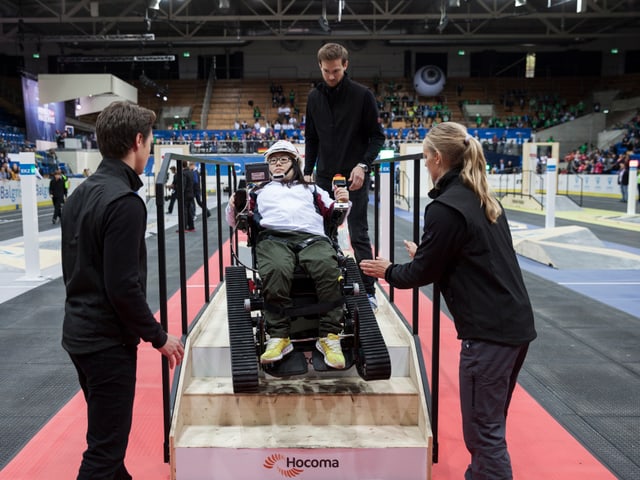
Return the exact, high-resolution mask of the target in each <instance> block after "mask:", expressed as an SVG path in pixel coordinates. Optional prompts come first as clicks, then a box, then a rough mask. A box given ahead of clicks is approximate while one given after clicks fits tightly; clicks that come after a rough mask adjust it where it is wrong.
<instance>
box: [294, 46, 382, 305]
mask: <svg viewBox="0 0 640 480" xmlns="http://www.w3.org/2000/svg"><path fill="white" fill-rule="evenodd" d="M317 59H318V64H319V66H320V72H321V73H322V79H323V81H322V82H319V83H318V84H317V85H316V86H315V87H314V88H313V89H312V90H311V92H310V93H309V97H308V99H307V110H306V127H305V164H304V175H305V180H306V181H311V180H312V176H313V171H314V168H315V170H316V172H315V174H316V183H317V184H318V186H319V187H320V188H322V189H323V190H326V191H328V192H331V191H333V188H332V179H333V176H334V175H335V174H337V173H340V174H342V175H344V177H345V178H347V179H348V185H349V191H350V195H349V199H350V200H351V203H352V207H351V213H350V214H349V220H348V224H349V235H350V237H351V245H352V247H353V250H354V253H355V257H356V261H357V262H358V264H360V262H361V261H362V260H365V259H370V258H372V252H371V240H370V239H369V222H368V219H367V211H368V205H369V174H370V172H371V167H372V164H373V161H374V160H375V159H376V157H377V156H378V153H379V152H380V149H381V148H382V145H383V144H384V141H385V136H384V132H383V130H382V127H381V126H380V123H379V122H378V106H377V104H376V99H375V97H374V95H373V93H372V92H371V91H370V90H369V89H368V88H367V87H365V86H363V85H360V84H359V83H356V82H354V81H352V80H351V79H350V78H349V76H348V75H347V67H348V66H349V53H348V52H347V49H346V48H344V47H343V46H342V45H339V44H337V43H327V44H326V45H324V46H323V47H322V48H320V50H318V55H317ZM362 281H363V283H364V287H365V289H366V291H367V294H368V295H369V301H370V302H371V306H372V307H373V309H374V310H376V309H377V302H376V299H375V286H374V283H375V279H373V278H371V277H367V276H366V275H363V278H362Z"/></svg>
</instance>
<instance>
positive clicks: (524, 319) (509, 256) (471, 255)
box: [385, 170, 536, 345]
mask: <svg viewBox="0 0 640 480" xmlns="http://www.w3.org/2000/svg"><path fill="white" fill-rule="evenodd" d="M459 173H460V172H459V170H454V171H450V172H448V173H447V174H445V176H444V177H442V178H441V179H440V181H439V182H438V184H437V185H436V187H435V188H434V189H433V190H432V191H431V192H430V193H429V196H430V197H431V198H433V200H434V201H433V202H431V203H430V204H429V205H427V207H426V208H425V214H424V225H425V226H424V234H423V236H422V241H421V243H420V245H419V246H418V249H417V251H416V254H415V257H414V259H413V261H412V262H410V263H407V264H404V265H392V266H390V267H389V268H388V269H387V271H386V273H385V279H386V280H387V281H388V282H389V284H391V285H393V286H394V287H397V288H413V287H418V286H421V285H428V284H430V283H432V282H437V283H438V284H439V286H440V289H441V290H442V294H443V296H444V299H445V301H446V302H447V306H448V307H449V310H450V311H451V314H452V315H453V320H454V322H455V326H456V330H457V333H458V338H460V339H465V340H484V341H490V342H495V343H501V344H507V345H521V344H523V343H527V342H530V341H531V340H533V339H534V338H535V337H536V331H535V328H534V319H533V311H532V308H531V303H530V301H529V296H528V294H527V291H526V288H525V285H524V281H523V278H522V272H521V270H520V266H519V265H518V261H517V258H516V255H515V252H514V249H513V243H512V239H511V232H510V231H509V225H508V223H507V219H506V217H505V214H504V212H503V213H502V215H500V217H499V218H498V221H497V222H496V223H491V222H489V220H488V219H487V218H486V216H485V214H484V208H483V207H482V206H481V205H480V200H479V199H478V197H477V196H476V194H475V193H474V192H473V191H472V190H471V189H470V188H468V187H466V186H465V185H463V183H462V182H461V180H460V176H459Z"/></svg>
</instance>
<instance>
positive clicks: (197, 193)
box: [189, 162, 211, 217]
mask: <svg viewBox="0 0 640 480" xmlns="http://www.w3.org/2000/svg"><path fill="white" fill-rule="evenodd" d="M196 167H197V165H196V164H195V162H189V170H191V173H192V175H193V198H194V200H195V202H196V203H197V204H198V206H199V207H200V208H203V205H202V187H201V185H200V172H198V169H197V168H196ZM194 209H195V205H194ZM210 216H211V212H210V211H209V210H208V209H207V217H210Z"/></svg>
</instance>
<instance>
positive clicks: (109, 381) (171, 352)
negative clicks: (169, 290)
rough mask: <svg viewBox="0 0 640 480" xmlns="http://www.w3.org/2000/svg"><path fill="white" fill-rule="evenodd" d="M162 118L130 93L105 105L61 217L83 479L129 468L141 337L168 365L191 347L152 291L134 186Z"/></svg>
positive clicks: (66, 330) (122, 474)
mask: <svg viewBox="0 0 640 480" xmlns="http://www.w3.org/2000/svg"><path fill="white" fill-rule="evenodd" d="M155 118H156V116H155V114H154V113H153V112H152V111H151V110H147V109H146V108H142V107H139V106H137V105H133V104H130V103H127V102H114V103H112V104H111V105H109V106H108V107H107V108H106V109H104V110H103V111H102V112H101V113H100V115H99V116H98V119H97V121H96V134H97V139H98V145H99V148H100V153H101V154H102V156H103V160H102V162H101V163H100V165H99V166H98V169H97V171H96V173H94V174H93V175H91V176H90V177H88V178H87V179H86V180H85V181H84V182H83V183H82V184H81V185H80V186H78V188H76V189H75V191H74V192H73V193H72V194H71V195H70V196H69V199H68V201H67V204H66V207H65V210H66V212H65V215H64V217H63V219H62V274H63V279H64V283H65V288H66V300H65V315H64V323H63V327H62V346H63V347H64V349H65V350H66V351H67V352H68V353H69V356H70V357H71V361H72V362H73V364H74V366H75V367H76V370H77V372H78V380H79V382H80V387H81V388H82V391H83V393H84V397H85V400H86V402H87V416H88V425H87V435H86V438H87V449H86V450H85V452H84V453H83V455H82V463H81V465H80V471H79V473H78V477H77V479H78V480H90V479H91V480H96V479H104V480H107V479H109V480H128V479H131V478H132V477H131V475H130V474H129V473H128V472H127V469H126V467H125V465H124V458H125V454H126V449H127V443H128V439H129V432H130V430H131V421H132V415H133V399H134V392H135V386H136V366H137V345H138V343H140V339H142V340H144V341H146V342H150V343H151V344H152V345H153V347H154V348H156V349H157V350H158V351H159V352H160V353H162V355H164V356H165V357H167V359H168V361H169V367H170V368H173V366H174V365H177V364H179V363H180V362H181V361H182V357H183V355H184V349H183V346H182V342H181V341H180V339H179V338H177V337H175V336H173V335H169V334H167V333H166V332H165V331H164V330H163V328H162V326H161V325H160V324H159V323H158V322H157V321H156V319H155V318H154V316H153V313H151V311H150V310H149V306H148V304H147V299H146V281H147V258H146V257H147V251H146V245H145V230H146V226H147V210H146V206H145V204H144V201H143V199H142V198H141V197H140V196H139V195H138V194H137V193H136V192H137V190H139V189H140V187H141V186H142V181H141V180H140V177H139V175H140V174H141V173H142V172H143V171H144V167H145V165H146V162H147V160H148V158H149V152H150V150H151V140H152V135H151V128H152V125H153V122H154V121H155Z"/></svg>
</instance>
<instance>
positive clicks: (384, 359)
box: [346, 258, 391, 381]
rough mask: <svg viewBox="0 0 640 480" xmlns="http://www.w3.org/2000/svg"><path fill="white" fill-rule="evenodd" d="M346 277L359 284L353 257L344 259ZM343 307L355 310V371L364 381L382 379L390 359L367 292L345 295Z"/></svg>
mask: <svg viewBox="0 0 640 480" xmlns="http://www.w3.org/2000/svg"><path fill="white" fill-rule="evenodd" d="M346 266H347V278H348V279H349V282H350V283H355V282H358V283H359V284H360V285H363V284H362V278H361V277H360V270H359V269H358V266H357V265H356V263H355V260H354V259H353V258H348V259H347V264H346ZM346 298H347V308H348V309H349V311H350V312H351V313H352V314H355V310H356V309H357V311H358V323H359V327H358V344H359V351H358V352H356V353H357V355H358V356H359V358H358V357H356V368H357V370H358V374H359V375H360V376H361V377H362V378H363V379H365V380H367V381H369V380H386V379H388V378H389V377H391V358H390V357H389V350H388V349H387V345H386V343H385V342H384V337H383V336H382V332H381V331H380V327H379V326H378V321H377V320H376V316H375V315H374V313H373V310H372V309H371V304H370V303H369V299H368V298H367V293H366V292H365V291H364V290H363V291H362V292H361V293H360V294H359V295H356V296H351V297H346Z"/></svg>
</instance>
